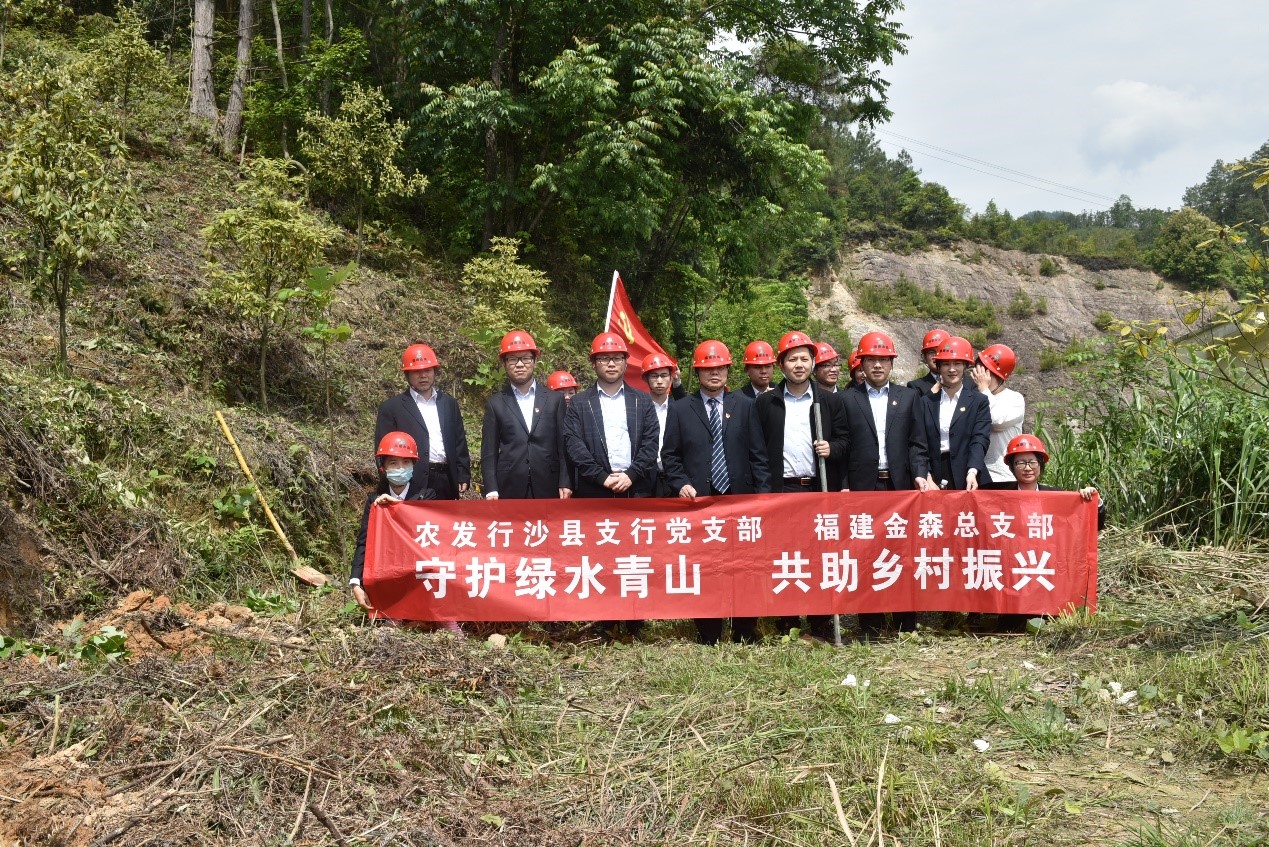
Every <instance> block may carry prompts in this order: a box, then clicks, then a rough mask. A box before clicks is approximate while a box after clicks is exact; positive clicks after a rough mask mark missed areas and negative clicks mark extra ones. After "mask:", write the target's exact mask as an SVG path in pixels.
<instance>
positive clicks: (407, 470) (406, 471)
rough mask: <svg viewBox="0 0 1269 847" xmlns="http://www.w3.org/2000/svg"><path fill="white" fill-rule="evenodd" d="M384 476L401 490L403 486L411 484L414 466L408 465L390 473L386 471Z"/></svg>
mask: <svg viewBox="0 0 1269 847" xmlns="http://www.w3.org/2000/svg"><path fill="white" fill-rule="evenodd" d="M384 476H386V477H387V478H388V482H390V483H392V484H393V485H395V486H396V487H398V488H400V487H401V486H402V485H406V484H408V483H409V481H410V480H411V479H413V477H414V465H406V466H405V467H403V468H393V469H392V470H390V471H384Z"/></svg>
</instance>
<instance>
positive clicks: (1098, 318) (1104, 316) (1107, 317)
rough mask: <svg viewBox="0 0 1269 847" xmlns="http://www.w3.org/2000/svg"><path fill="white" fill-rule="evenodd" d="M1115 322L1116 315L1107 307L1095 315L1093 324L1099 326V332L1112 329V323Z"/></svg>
mask: <svg viewBox="0 0 1269 847" xmlns="http://www.w3.org/2000/svg"><path fill="white" fill-rule="evenodd" d="M1114 322H1115V316H1114V315H1112V314H1111V313H1110V312H1108V311H1106V310H1105V309H1102V310H1101V311H1100V312H1098V313H1097V314H1096V315H1094V316H1093V326H1094V327H1096V328H1097V330H1098V332H1105V331H1106V330H1108V329H1110V325H1111V324H1112V323H1114Z"/></svg>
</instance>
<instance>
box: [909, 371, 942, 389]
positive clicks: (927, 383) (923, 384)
mask: <svg viewBox="0 0 1269 847" xmlns="http://www.w3.org/2000/svg"><path fill="white" fill-rule="evenodd" d="M937 381H938V379H937V378H936V377H935V376H934V374H932V373H928V374H926V375H925V376H923V377H921V378H920V379H914V380H912V381H911V382H909V383H908V385H907V387H908V388H915V389H916V390H917V391H919V392H921V393H922V394H929V393H930V389H931V388H933V387H934V383H935V382H937Z"/></svg>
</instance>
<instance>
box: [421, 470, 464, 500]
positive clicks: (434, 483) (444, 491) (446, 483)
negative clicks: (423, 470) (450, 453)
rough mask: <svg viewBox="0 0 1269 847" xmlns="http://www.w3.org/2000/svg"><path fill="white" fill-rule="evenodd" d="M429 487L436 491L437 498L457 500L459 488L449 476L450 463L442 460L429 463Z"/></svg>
mask: <svg viewBox="0 0 1269 847" xmlns="http://www.w3.org/2000/svg"><path fill="white" fill-rule="evenodd" d="M427 487H428V488H430V489H432V490H433V491H435V492H436V499H437V500H457V499H458V488H457V487H455V485H454V483H453V482H452V481H451V480H450V478H449V465H447V464H445V463H443V462H441V463H437V464H433V463H431V462H428V465H427Z"/></svg>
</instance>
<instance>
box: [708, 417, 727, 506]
mask: <svg viewBox="0 0 1269 847" xmlns="http://www.w3.org/2000/svg"><path fill="white" fill-rule="evenodd" d="M720 405H721V403H720V401H719V400H718V399H717V398H713V399H711V400H710V401H709V434H710V437H712V438H713V440H714V450H713V454H712V456H711V459H710V470H712V471H713V477H714V481H713V485H714V491H716V492H718V493H719V494H721V493H723V492H724V491H726V490H727V489H729V488H731V480H730V479H729V478H728V477H727V458H726V457H725V456H724V455H723V420H722V417H721V416H720V415H719V414H718V407H719V406H720Z"/></svg>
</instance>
